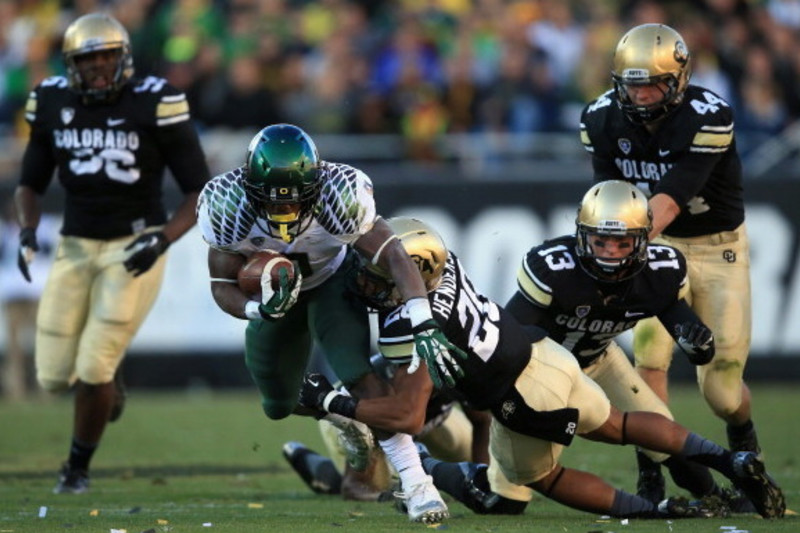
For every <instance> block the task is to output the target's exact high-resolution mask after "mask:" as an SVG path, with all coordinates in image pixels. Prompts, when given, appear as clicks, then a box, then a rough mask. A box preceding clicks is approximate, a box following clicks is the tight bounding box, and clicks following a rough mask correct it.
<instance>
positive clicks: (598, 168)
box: [592, 154, 622, 183]
mask: <svg viewBox="0 0 800 533" xmlns="http://www.w3.org/2000/svg"><path fill="white" fill-rule="evenodd" d="M592 169H593V170H594V177H593V178H592V179H593V181H594V183H599V182H601V181H606V180H618V179H622V174H620V172H619V169H618V168H617V165H615V164H614V161H613V160H611V159H605V158H602V157H598V156H597V154H592Z"/></svg>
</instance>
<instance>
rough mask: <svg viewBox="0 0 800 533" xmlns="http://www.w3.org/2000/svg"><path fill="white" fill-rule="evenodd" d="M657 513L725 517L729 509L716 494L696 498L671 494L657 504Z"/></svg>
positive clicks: (686, 516)
mask: <svg viewBox="0 0 800 533" xmlns="http://www.w3.org/2000/svg"><path fill="white" fill-rule="evenodd" d="M658 514H659V516H661V517H664V518H725V517H727V516H730V514H731V511H730V509H729V508H728V505H727V504H726V503H725V501H723V500H722V498H720V497H718V496H704V497H703V498H700V499H698V500H688V499H686V498H683V497H682V496H672V497H670V498H667V499H666V500H662V501H661V502H660V503H659V504H658Z"/></svg>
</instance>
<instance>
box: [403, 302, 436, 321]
mask: <svg viewBox="0 0 800 533" xmlns="http://www.w3.org/2000/svg"><path fill="white" fill-rule="evenodd" d="M406 311H408V318H409V320H411V326H412V327H416V326H419V325H420V324H422V323H423V322H425V321H426V320H433V313H431V304H430V302H428V299H427V298H424V297H418V298H411V299H410V300H409V301H407V302H406Z"/></svg>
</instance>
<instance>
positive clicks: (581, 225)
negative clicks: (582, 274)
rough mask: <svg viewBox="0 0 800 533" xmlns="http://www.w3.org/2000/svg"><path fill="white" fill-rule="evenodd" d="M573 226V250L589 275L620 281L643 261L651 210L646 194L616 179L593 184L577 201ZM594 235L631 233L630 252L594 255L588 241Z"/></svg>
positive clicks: (645, 258) (630, 274)
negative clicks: (617, 256)
mask: <svg viewBox="0 0 800 533" xmlns="http://www.w3.org/2000/svg"><path fill="white" fill-rule="evenodd" d="M575 225H576V230H577V231H576V237H577V241H578V242H577V249H576V252H577V254H578V257H579V258H580V262H581V265H582V266H583V268H584V270H585V271H586V272H587V273H588V274H589V275H590V276H592V277H594V278H596V279H599V280H601V281H612V282H613V281H622V280H624V279H628V278H630V277H631V276H633V275H635V274H637V273H638V272H639V271H640V270H641V269H642V268H644V266H645V264H646V263H647V243H648V238H647V235H648V234H649V233H650V230H651V229H652V227H653V213H652V212H651V211H650V206H649V205H648V203H647V197H645V195H644V193H643V192H642V191H640V190H639V189H638V188H636V187H635V186H634V185H631V184H630V183H628V182H625V181H620V180H610V181H603V182H600V183H598V184H596V185H594V186H593V187H592V188H591V189H589V190H588V191H587V192H586V194H585V195H584V197H583V200H582V201H581V205H580V207H579V208H578V216H577V218H576V219H575ZM596 236H602V237H626V236H631V237H633V248H632V250H631V253H630V254H629V255H627V256H625V257H622V258H610V257H601V256H598V255H597V254H596V253H595V252H594V248H593V247H592V243H591V239H592V237H596Z"/></svg>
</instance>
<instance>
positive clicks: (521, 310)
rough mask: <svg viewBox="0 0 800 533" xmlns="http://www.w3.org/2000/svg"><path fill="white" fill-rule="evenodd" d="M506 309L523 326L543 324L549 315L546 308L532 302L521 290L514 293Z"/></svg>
mask: <svg viewBox="0 0 800 533" xmlns="http://www.w3.org/2000/svg"><path fill="white" fill-rule="evenodd" d="M505 309H506V311H508V312H509V313H511V315H512V316H513V317H514V318H516V319H517V322H519V323H520V324H522V325H523V326H524V325H527V324H534V325H535V324H543V323H545V317H546V316H547V312H546V311H545V310H544V309H542V308H541V307H539V306H537V305H534V304H532V303H531V301H530V300H528V299H527V298H525V296H524V295H523V294H522V293H521V292H519V291H517V292H515V293H514V295H513V296H512V297H511V299H510V300H509V301H508V303H507V304H506V305H505Z"/></svg>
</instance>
